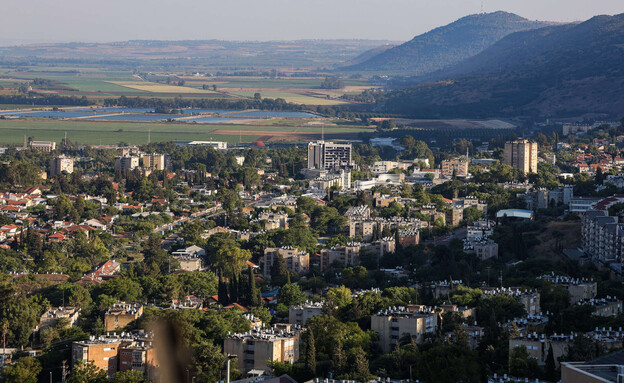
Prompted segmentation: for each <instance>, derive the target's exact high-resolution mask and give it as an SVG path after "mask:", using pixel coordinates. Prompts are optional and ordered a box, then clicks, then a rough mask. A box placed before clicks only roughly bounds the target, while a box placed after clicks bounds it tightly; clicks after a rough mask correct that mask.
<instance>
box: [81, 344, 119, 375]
mask: <svg viewBox="0 0 624 383" xmlns="http://www.w3.org/2000/svg"><path fill="white" fill-rule="evenodd" d="M120 345H121V339H119V338H104V337H102V338H98V339H95V338H93V337H91V339H90V340H88V341H84V342H74V343H73V344H72V365H75V363H76V362H77V361H79V360H80V361H82V362H84V363H93V365H94V366H95V367H97V368H99V369H100V370H104V371H105V372H106V374H107V375H108V377H109V378H112V377H113V376H114V375H115V373H116V372H117V371H119V359H118V357H119V346H120Z"/></svg>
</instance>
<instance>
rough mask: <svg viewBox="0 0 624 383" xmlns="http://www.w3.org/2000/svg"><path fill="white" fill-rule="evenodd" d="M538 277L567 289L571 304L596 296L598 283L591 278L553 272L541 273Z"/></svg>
mask: <svg viewBox="0 0 624 383" xmlns="http://www.w3.org/2000/svg"><path fill="white" fill-rule="evenodd" d="M538 279H541V280H546V281H549V282H551V283H554V284H556V285H559V286H562V287H564V288H565V289H566V290H568V293H569V294H570V303H571V304H576V303H578V302H579V301H582V300H589V299H593V298H596V295H597V294H598V283H597V282H596V281H594V280H593V279H587V278H571V277H567V276H561V275H554V274H549V275H542V276H540V277H538Z"/></svg>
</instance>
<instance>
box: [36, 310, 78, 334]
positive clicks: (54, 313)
mask: <svg viewBox="0 0 624 383" xmlns="http://www.w3.org/2000/svg"><path fill="white" fill-rule="evenodd" d="M79 316H80V308H78V307H53V308H51V309H48V310H47V311H46V312H45V313H43V315H41V318H40V319H39V330H42V329H44V328H46V327H49V326H53V325H55V324H56V321H57V320H59V319H67V321H68V323H67V327H73V326H74V325H75V324H76V322H78V317H79Z"/></svg>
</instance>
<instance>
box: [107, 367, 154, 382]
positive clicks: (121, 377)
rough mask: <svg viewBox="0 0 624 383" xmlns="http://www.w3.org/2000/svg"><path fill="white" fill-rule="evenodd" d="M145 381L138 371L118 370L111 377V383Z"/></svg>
mask: <svg viewBox="0 0 624 383" xmlns="http://www.w3.org/2000/svg"><path fill="white" fill-rule="evenodd" d="M145 381H146V379H145V377H144V376H143V374H141V372H139V371H133V370H129V371H120V372H118V373H116V374H115V377H114V378H113V380H112V382H113V383H144V382H145Z"/></svg>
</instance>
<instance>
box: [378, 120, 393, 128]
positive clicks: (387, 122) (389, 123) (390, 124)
mask: <svg viewBox="0 0 624 383" xmlns="http://www.w3.org/2000/svg"><path fill="white" fill-rule="evenodd" d="M395 128H396V123H395V122H394V120H392V119H388V120H383V121H382V122H381V130H392V129H395Z"/></svg>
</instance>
